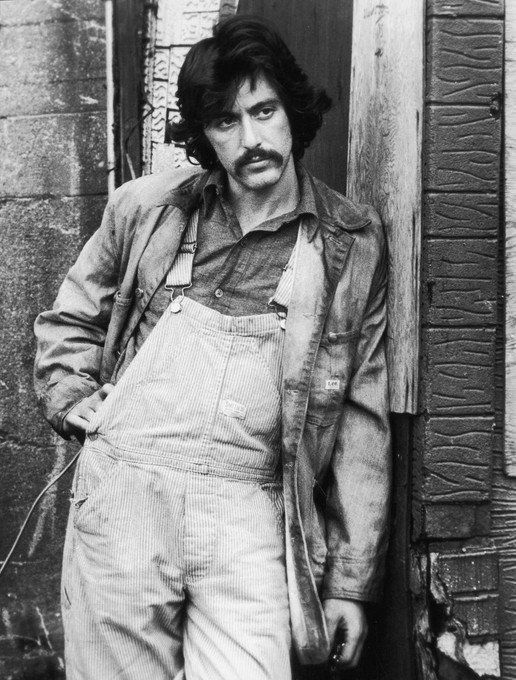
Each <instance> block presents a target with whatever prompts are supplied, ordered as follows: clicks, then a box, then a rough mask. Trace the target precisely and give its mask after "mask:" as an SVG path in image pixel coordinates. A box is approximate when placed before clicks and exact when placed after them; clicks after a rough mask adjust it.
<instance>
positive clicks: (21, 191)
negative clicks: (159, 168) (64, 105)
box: [0, 113, 107, 197]
mask: <svg viewBox="0 0 516 680" xmlns="http://www.w3.org/2000/svg"><path fill="white" fill-rule="evenodd" d="M105 138H106V118H105V115H104V114H101V113H95V114H90V113H83V114H76V115H66V114H61V115H55V116H41V117H20V118H14V119H13V118H7V119H4V120H2V121H0V144H1V145H2V155H1V156H0V197H1V196H34V195H41V194H59V195H63V194H64V195H81V194H97V193H104V192H105V191H106V185H107V182H106V162H105Z"/></svg>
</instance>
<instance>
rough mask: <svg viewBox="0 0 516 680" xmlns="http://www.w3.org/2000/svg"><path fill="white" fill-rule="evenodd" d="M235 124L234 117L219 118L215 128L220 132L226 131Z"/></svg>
mask: <svg viewBox="0 0 516 680" xmlns="http://www.w3.org/2000/svg"><path fill="white" fill-rule="evenodd" d="M234 124H235V119H234V118H233V117H232V116H224V117H223V118H218V119H217V120H216V121H215V127H217V128H219V130H226V129H227V128H229V127H231V126H232V125H234Z"/></svg>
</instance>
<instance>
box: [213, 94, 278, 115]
mask: <svg viewBox="0 0 516 680" xmlns="http://www.w3.org/2000/svg"><path fill="white" fill-rule="evenodd" d="M279 103H280V100H279V99H278V98H277V97H271V98H270V99H264V100H263V101H261V102H256V104H253V105H252V106H251V107H250V108H249V109H248V112H249V113H250V114H251V115H254V114H255V113H258V112H259V111H260V110H261V109H264V108H266V107H267V106H273V105H274V106H277V105H278V104H279ZM228 117H229V118H231V117H233V118H237V117H238V113H235V111H232V110H229V111H221V112H220V113H218V114H217V115H216V116H214V118H213V120H220V119H221V118H228Z"/></svg>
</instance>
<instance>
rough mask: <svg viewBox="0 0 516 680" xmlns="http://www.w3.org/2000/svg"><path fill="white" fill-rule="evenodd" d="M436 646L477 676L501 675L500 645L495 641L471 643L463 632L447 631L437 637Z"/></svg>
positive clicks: (497, 676)
mask: <svg viewBox="0 0 516 680" xmlns="http://www.w3.org/2000/svg"><path fill="white" fill-rule="evenodd" d="M437 647H438V649H440V650H441V652H443V654H446V656H448V657H449V658H451V659H453V660H454V661H457V662H459V663H461V664H466V665H467V666H468V667H469V668H471V670H473V671H474V672H475V673H476V674H477V675H478V676H479V677H485V676H486V675H487V676H489V677H495V678H499V677H501V676H500V645H499V643H498V642H497V641H488V642H484V643H476V644H475V643H473V644H472V643H470V642H468V640H467V639H466V636H465V632H464V633H462V632H461V634H454V633H451V632H449V631H448V632H446V633H443V635H440V636H439V637H438V638H437Z"/></svg>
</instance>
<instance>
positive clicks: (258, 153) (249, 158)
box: [235, 147, 283, 170]
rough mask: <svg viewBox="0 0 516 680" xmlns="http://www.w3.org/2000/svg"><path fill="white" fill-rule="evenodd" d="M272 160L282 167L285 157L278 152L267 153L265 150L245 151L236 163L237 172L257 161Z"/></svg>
mask: <svg viewBox="0 0 516 680" xmlns="http://www.w3.org/2000/svg"><path fill="white" fill-rule="evenodd" d="M257 159H258V160H264V161H265V160H271V161H274V162H275V163H277V164H278V165H281V164H282V163H283V156H282V155H281V154H280V153H279V152H278V151H273V150H271V151H266V150H265V149H260V147H258V148H256V149H252V150H251V149H248V150H247V151H245V152H244V153H243V154H242V155H241V156H240V158H239V159H238V160H237V161H236V163H235V166H236V169H237V170H240V169H241V168H242V167H243V166H244V165H247V164H248V163H252V162H253V161H255V160H257Z"/></svg>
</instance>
